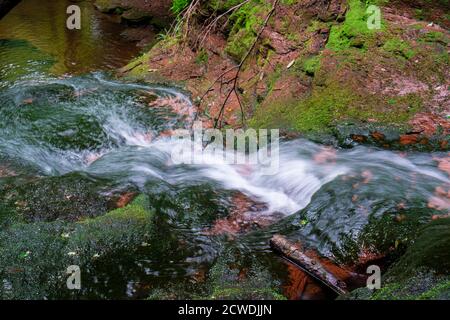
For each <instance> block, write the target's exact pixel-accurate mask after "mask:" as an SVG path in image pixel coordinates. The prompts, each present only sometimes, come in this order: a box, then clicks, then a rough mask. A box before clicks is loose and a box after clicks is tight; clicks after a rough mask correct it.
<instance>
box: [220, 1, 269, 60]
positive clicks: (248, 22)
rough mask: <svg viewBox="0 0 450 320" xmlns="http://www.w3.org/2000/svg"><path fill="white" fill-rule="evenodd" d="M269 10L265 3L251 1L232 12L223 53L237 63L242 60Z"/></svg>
mask: <svg viewBox="0 0 450 320" xmlns="http://www.w3.org/2000/svg"><path fill="white" fill-rule="evenodd" d="M269 10H270V5H269V4H268V3H266V2H265V1H261V0H253V1H251V2H249V3H248V4H246V5H244V6H242V7H241V8H239V10H237V11H236V12H234V13H233V14H232V15H231V17H230V21H231V23H232V28H231V31H230V34H229V37H228V43H227V47H226V48H225V52H226V53H227V54H229V55H230V56H231V57H232V58H233V59H236V60H237V61H240V60H242V58H243V57H244V55H245V53H246V52H247V51H248V50H249V49H250V47H251V46H252V45H253V43H254V41H255V39H256V36H257V34H258V32H259V29H260V28H261V25H262V23H263V21H264V16H265V15H266V14H267V12H268V11H269Z"/></svg>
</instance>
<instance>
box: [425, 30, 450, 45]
mask: <svg viewBox="0 0 450 320" xmlns="http://www.w3.org/2000/svg"><path fill="white" fill-rule="evenodd" d="M419 40H420V41H423V42H438V43H441V44H443V45H447V44H448V43H449V37H448V36H446V35H445V34H444V33H442V32H438V31H431V32H427V33H425V34H423V35H421V36H420V39H419Z"/></svg>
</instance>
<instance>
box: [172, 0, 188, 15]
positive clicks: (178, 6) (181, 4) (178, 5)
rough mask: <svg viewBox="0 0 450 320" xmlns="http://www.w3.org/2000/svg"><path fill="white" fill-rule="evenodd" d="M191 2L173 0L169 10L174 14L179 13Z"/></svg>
mask: <svg viewBox="0 0 450 320" xmlns="http://www.w3.org/2000/svg"><path fill="white" fill-rule="evenodd" d="M190 3H191V0H173V1H172V7H171V10H172V12H173V13H175V14H179V13H181V12H182V11H183V10H184V9H186V8H187V6H188V5H189V4H190Z"/></svg>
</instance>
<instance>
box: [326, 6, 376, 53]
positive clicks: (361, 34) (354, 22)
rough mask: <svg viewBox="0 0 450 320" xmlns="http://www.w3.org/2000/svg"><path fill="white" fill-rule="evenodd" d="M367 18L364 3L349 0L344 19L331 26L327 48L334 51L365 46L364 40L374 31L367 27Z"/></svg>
mask: <svg viewBox="0 0 450 320" xmlns="http://www.w3.org/2000/svg"><path fill="white" fill-rule="evenodd" d="M367 18H368V16H367V14H366V6H365V4H364V3H363V2H361V1H360V0H349V10H348V12H347V14H346V16H345V21H344V23H343V24H341V25H335V26H333V27H332V28H331V32H330V37H329V40H328V43H327V48H329V49H332V50H336V51H338V50H343V49H348V48H350V47H356V48H366V47H367V44H366V42H367V41H368V40H369V39H370V38H371V37H373V36H374V34H375V31H376V30H370V29H369V28H368V27H367Z"/></svg>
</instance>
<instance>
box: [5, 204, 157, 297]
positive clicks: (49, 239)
mask: <svg viewBox="0 0 450 320" xmlns="http://www.w3.org/2000/svg"><path fill="white" fill-rule="evenodd" d="M147 207H148V203H147V200H146V198H145V197H144V196H140V197H138V198H137V199H136V200H135V201H134V202H133V203H132V204H130V205H128V206H127V207H125V208H122V209H117V210H114V211H111V212H109V213H107V214H105V215H103V216H100V217H97V218H92V219H85V220H83V221H80V222H76V223H64V222H62V221H59V220H58V221H53V222H36V223H30V224H23V223H20V224H16V225H14V226H12V227H10V228H9V229H7V230H3V231H1V232H0V277H1V278H2V279H3V283H4V284H5V285H4V286H2V287H0V297H1V298H3V299H6V298H8V299H42V298H51V297H53V296H55V297H57V296H59V297H66V296H67V294H69V293H68V292H67V290H66V289H65V285H66V282H65V279H66V278H67V276H66V275H65V270H66V268H67V267H68V266H70V265H78V266H80V268H81V269H82V270H95V269H96V268H97V267H100V266H101V265H102V261H103V263H107V264H113V263H114V261H119V260H120V259H123V257H126V254H130V253H131V254H132V253H133V252H134V251H136V250H138V249H139V247H140V246H141V245H142V244H143V243H147V242H148V243H150V242H151V241H150V240H151V237H152V234H153V230H154V229H153V212H152V211H149V210H148V209H146V208H147ZM85 280H86V279H85Z"/></svg>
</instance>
